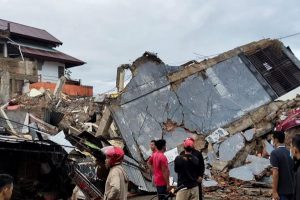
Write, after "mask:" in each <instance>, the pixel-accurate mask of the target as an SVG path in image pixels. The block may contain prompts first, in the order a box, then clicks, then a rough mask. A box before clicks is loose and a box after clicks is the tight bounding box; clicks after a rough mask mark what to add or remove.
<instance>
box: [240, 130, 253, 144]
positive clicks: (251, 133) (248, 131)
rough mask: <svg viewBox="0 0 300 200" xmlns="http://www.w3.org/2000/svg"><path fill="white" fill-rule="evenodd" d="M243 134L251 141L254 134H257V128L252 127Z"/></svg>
mask: <svg viewBox="0 0 300 200" xmlns="http://www.w3.org/2000/svg"><path fill="white" fill-rule="evenodd" d="M243 135H244V137H245V139H246V141H247V142H251V141H252V140H253V138H254V135H255V129H254V128H252V129H249V130H246V131H245V132H244V133H243Z"/></svg>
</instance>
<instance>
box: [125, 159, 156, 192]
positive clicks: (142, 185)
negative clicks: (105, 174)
mask: <svg viewBox="0 0 300 200" xmlns="http://www.w3.org/2000/svg"><path fill="white" fill-rule="evenodd" d="M124 160H125V162H123V164H122V166H123V167H124V170H125V171H126V173H127V175H128V178H129V181H131V182H132V183H133V184H135V185H137V186H138V188H139V189H140V190H142V191H145V192H156V188H155V187H154V186H153V184H152V183H151V182H150V181H147V180H146V179H145V178H144V177H143V175H142V173H141V171H140V169H139V168H138V167H136V166H139V164H138V163H137V162H136V161H135V160H133V159H131V158H129V157H128V156H125V158H124Z"/></svg>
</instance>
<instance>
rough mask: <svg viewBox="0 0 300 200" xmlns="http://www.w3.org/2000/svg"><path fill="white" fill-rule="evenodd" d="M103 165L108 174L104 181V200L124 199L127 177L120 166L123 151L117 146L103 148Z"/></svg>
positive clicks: (125, 196) (126, 189)
mask: <svg viewBox="0 0 300 200" xmlns="http://www.w3.org/2000/svg"><path fill="white" fill-rule="evenodd" d="M104 154H105V155H106V160H105V166H106V167H107V168H109V169H110V170H109V174H108V177H107V179H106V183H105V192H104V200H126V199H127V192H128V177H127V174H126V172H125V171H124V169H123V167H122V165H121V164H122V162H123V159H124V151H123V149H121V148H119V147H109V148H107V149H105V151H104Z"/></svg>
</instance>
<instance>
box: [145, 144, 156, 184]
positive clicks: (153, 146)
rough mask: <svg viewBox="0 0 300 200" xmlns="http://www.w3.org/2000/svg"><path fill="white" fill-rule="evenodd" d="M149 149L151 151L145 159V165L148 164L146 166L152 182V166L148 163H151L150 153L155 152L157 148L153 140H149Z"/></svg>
mask: <svg viewBox="0 0 300 200" xmlns="http://www.w3.org/2000/svg"><path fill="white" fill-rule="evenodd" d="M149 146H150V150H151V152H152V154H151V156H150V157H149V158H148V160H147V165H148V168H149V170H150V177H152V184H154V180H153V176H152V174H153V169H152V166H151V164H150V163H152V155H153V154H154V153H155V152H156V150H157V148H156V146H155V140H151V142H150V145H149Z"/></svg>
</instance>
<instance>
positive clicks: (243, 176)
mask: <svg viewBox="0 0 300 200" xmlns="http://www.w3.org/2000/svg"><path fill="white" fill-rule="evenodd" d="M229 176H230V177H231V178H235V179H238V180H242V181H253V180H255V179H254V175H253V173H252V171H251V170H250V169H249V168H248V167H247V166H241V167H238V168H234V169H231V170H230V171H229Z"/></svg>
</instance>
